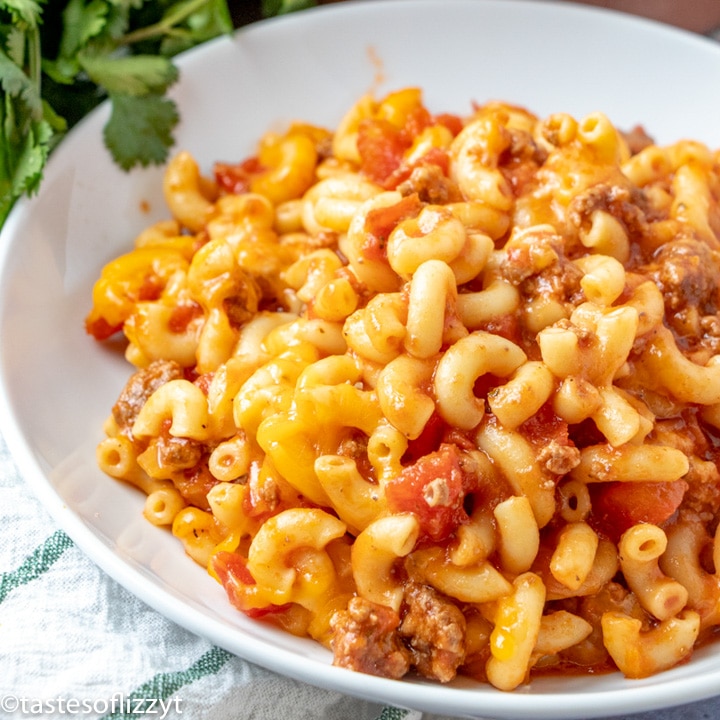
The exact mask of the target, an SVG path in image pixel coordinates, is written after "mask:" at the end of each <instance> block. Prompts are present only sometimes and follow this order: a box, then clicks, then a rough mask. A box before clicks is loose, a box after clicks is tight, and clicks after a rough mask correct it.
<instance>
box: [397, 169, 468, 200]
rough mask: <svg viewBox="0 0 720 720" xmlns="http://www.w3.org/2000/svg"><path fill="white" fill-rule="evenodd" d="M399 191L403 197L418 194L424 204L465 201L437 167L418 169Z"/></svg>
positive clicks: (402, 184)
mask: <svg viewBox="0 0 720 720" xmlns="http://www.w3.org/2000/svg"><path fill="white" fill-rule="evenodd" d="M398 190H399V191H400V192H401V193H402V194H403V195H412V194H413V193H417V195H418V197H419V198H420V200H422V202H426V203H432V204H433V205H446V204H447V203H450V202H459V201H461V200H462V199H463V198H462V195H461V193H460V190H459V189H458V186H457V185H456V184H455V183H454V182H453V181H452V180H450V178H448V177H446V176H445V175H443V172H442V170H441V169H440V168H439V167H438V166H437V165H422V166H420V167H416V168H415V169H414V170H413V171H412V173H411V174H410V177H409V178H408V179H407V180H405V182H402V183H400V185H398Z"/></svg>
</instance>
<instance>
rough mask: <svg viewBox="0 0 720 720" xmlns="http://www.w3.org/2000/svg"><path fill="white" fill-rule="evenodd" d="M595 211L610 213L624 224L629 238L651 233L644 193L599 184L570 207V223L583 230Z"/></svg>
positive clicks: (581, 194) (579, 197)
mask: <svg viewBox="0 0 720 720" xmlns="http://www.w3.org/2000/svg"><path fill="white" fill-rule="evenodd" d="M596 210H602V211H604V212H606V213H609V214H610V215H612V216H613V217H614V218H616V219H617V220H619V221H620V222H622V223H623V225H625V227H626V228H627V231H628V233H630V235H638V236H643V235H645V234H646V233H647V231H648V225H647V220H648V218H647V217H646V213H647V212H648V210H649V206H648V203H647V201H646V199H645V196H644V195H643V193H642V191H641V190H638V189H636V188H635V189H631V188H628V187H623V186H620V185H609V184H606V183H600V184H599V185H594V186H593V187H591V188H589V189H588V190H586V191H585V192H583V193H580V194H579V195H578V196H577V197H575V198H574V199H573V201H572V202H571V203H570V207H569V208H568V221H569V222H570V223H571V224H572V225H574V226H575V227H578V228H580V227H583V226H584V225H585V223H587V222H588V221H589V218H590V216H591V215H592V213H593V212H595V211H596Z"/></svg>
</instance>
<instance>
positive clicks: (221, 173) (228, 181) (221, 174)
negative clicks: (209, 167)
mask: <svg viewBox="0 0 720 720" xmlns="http://www.w3.org/2000/svg"><path fill="white" fill-rule="evenodd" d="M264 170H265V168H264V167H263V166H262V164H261V163H260V160H259V159H258V158H257V157H250V158H247V159H246V160H243V161H242V162H239V163H235V164H231V163H221V162H217V163H215V166H214V168H213V174H214V175H215V182H216V183H217V184H218V185H219V186H220V187H221V188H222V189H223V190H224V191H225V192H228V193H231V194H233V195H242V194H243V193H246V192H249V191H250V182H251V181H252V179H253V177H255V176H256V175H260V174H261V173H262V172H263V171H264Z"/></svg>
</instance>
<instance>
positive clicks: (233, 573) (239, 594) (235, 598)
mask: <svg viewBox="0 0 720 720" xmlns="http://www.w3.org/2000/svg"><path fill="white" fill-rule="evenodd" d="M212 569H213V571H214V572H215V574H216V575H217V577H218V578H219V580H220V584H221V585H222V586H223V588H224V589H225V592H226V593H227V596H228V600H230V603H231V604H232V605H233V606H234V607H236V608H237V609H238V610H240V611H241V612H243V613H245V615H247V616H248V617H251V618H261V617H265V616H266V615H270V614H272V613H281V612H284V611H285V610H287V609H288V608H289V607H290V605H289V604H288V605H267V606H265V607H253V606H252V603H251V602H250V601H249V597H250V595H251V593H248V592H247V589H248V588H252V587H253V586H254V585H255V584H256V583H255V578H253V576H252V575H251V574H250V571H249V570H248V568H247V561H246V560H245V558H244V557H243V556H242V555H238V554H237V553H233V552H219V553H217V555H215V556H214V557H213V559H212Z"/></svg>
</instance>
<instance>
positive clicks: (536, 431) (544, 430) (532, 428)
mask: <svg viewBox="0 0 720 720" xmlns="http://www.w3.org/2000/svg"><path fill="white" fill-rule="evenodd" d="M521 430H522V434H523V435H524V436H525V437H526V438H527V439H528V440H530V442H531V443H533V445H536V446H544V445H547V444H549V443H550V442H556V443H558V444H559V445H563V446H567V445H572V444H573V443H572V441H571V440H570V438H569V435H568V424H567V423H566V422H565V420H563V419H562V418H560V417H558V416H557V415H556V414H555V411H554V410H553V408H552V405H551V404H550V403H545V405H543V406H542V407H541V408H540V409H539V410H538V411H537V412H536V413H535V414H534V415H532V416H531V417H529V418H528V419H527V420H526V421H525V422H524V423H523V424H522V426H521Z"/></svg>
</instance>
